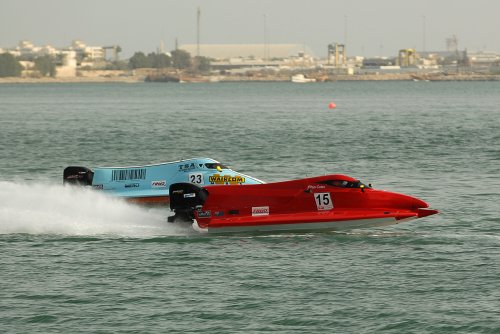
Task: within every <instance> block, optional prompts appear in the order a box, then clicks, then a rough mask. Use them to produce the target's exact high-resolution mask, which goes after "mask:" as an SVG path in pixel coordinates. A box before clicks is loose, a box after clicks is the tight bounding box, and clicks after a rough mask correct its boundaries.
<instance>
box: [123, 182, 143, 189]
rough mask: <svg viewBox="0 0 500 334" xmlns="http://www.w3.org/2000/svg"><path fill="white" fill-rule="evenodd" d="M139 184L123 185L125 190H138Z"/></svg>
mask: <svg viewBox="0 0 500 334" xmlns="http://www.w3.org/2000/svg"><path fill="white" fill-rule="evenodd" d="M139 186H140V184H139V183H129V184H126V185H125V188H139Z"/></svg>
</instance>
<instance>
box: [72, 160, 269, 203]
mask: <svg viewBox="0 0 500 334" xmlns="http://www.w3.org/2000/svg"><path fill="white" fill-rule="evenodd" d="M63 180H64V183H70V184H77V185H82V186H90V187H92V188H93V189H94V190H96V191H100V192H102V193H104V194H107V195H110V196H113V197H119V198H123V199H125V200H126V201H128V202H132V203H138V204H142V205H149V206H168V204H169V202H170V194H169V187H170V185H171V184H173V183H178V182H187V183H190V184H194V185H197V186H208V185H242V184H258V183H263V181H261V180H259V179H257V178H254V177H251V176H248V175H246V174H242V173H239V172H236V171H234V170H232V169H230V168H228V167H227V166H224V165H223V164H221V163H220V162H218V161H216V160H213V159H209V158H194V159H186V160H180V161H173V162H165V163H159V164H152V165H143V166H129V167H97V168H94V169H93V170H91V169H89V168H86V167H74V166H70V167H67V168H66V169H65V170H64V175H63Z"/></svg>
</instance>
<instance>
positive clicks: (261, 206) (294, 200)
mask: <svg viewBox="0 0 500 334" xmlns="http://www.w3.org/2000/svg"><path fill="white" fill-rule="evenodd" d="M204 189H205V190H204V191H206V193H207V195H206V198H205V199H204V200H203V204H202V206H201V208H200V207H199V206H198V208H197V209H196V210H194V211H193V213H194V218H195V223H194V227H195V229H199V230H202V231H208V232H215V233H218V232H220V233H225V232H232V231H235V232H238V231H272V230H324V229H328V230H337V229H343V228H357V227H370V226H384V225H391V224H397V223H399V222H402V221H407V220H410V219H416V218H421V217H425V216H428V215H432V214H436V213H437V212H438V211H437V210H432V209H428V207H429V205H428V204H427V203H425V202H424V201H422V200H420V199H418V198H415V197H411V196H408V195H403V194H398V193H393V192H388V191H383V190H375V189H372V188H370V187H366V186H364V185H363V184H362V183H361V182H359V181H358V180H356V179H353V178H351V177H349V176H345V175H325V176H318V177H313V178H307V179H300V180H293V181H286V182H276V183H267V184H256V185H238V186H225V187H212V186H207V187H204ZM186 195H187V194H186ZM186 195H185V197H186Z"/></svg>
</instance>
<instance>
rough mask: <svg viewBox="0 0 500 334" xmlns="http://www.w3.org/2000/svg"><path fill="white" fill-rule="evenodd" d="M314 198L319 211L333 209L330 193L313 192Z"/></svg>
mask: <svg viewBox="0 0 500 334" xmlns="http://www.w3.org/2000/svg"><path fill="white" fill-rule="evenodd" d="M314 200H315V201H316V207H317V208H318V210H319V211H323V210H331V209H333V202H332V198H331V197H330V193H315V194H314Z"/></svg>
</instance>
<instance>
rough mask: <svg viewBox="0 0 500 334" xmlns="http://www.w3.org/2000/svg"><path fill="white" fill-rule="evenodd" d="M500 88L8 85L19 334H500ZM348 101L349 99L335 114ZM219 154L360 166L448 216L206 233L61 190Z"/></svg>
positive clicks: (2, 242)
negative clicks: (108, 174)
mask: <svg viewBox="0 0 500 334" xmlns="http://www.w3.org/2000/svg"><path fill="white" fill-rule="evenodd" d="M499 92H500V83H497V82H487V83H482V82H473V83H433V82H377V83H375V82H352V83H349V82H339V83H328V84H309V85H296V84H286V83H280V84H266V83H259V84H183V85H174V84H150V85H146V84H65V85H58V84H54V85H50V84H49V85H0V144H1V145H0V157H1V158H0V254H1V257H0V332H2V333H115V332H116V333H132V332H133V333H167V332H168V333H263V332H278V333H379V332H383V333H500V190H499V189H500V177H499V176H500V167H499V166H500V107H499V106H500V94H499ZM331 101H334V102H335V103H336V104H337V109H334V110H330V109H328V103H329V102H331ZM196 156H206V157H211V158H214V159H217V160H220V161H223V162H225V163H228V164H229V165H230V166H231V167H233V168H234V169H236V170H238V171H241V172H243V173H247V174H250V175H253V176H256V177H258V178H261V179H263V180H267V181H277V180H285V179H290V178H297V177H302V176H313V175H321V174H324V173H345V174H348V175H352V176H354V177H358V178H360V179H361V180H362V181H364V182H366V183H368V182H370V183H372V184H373V185H374V187H375V188H382V189H388V190H393V191H398V192H404V193H407V194H410V195H414V196H417V197H420V198H422V199H424V200H426V201H427V202H429V203H430V204H431V206H432V207H434V208H437V209H439V210H440V211H441V214H439V215H437V216H432V217H428V218H425V219H421V220H417V221H414V222H410V223H406V224H401V225H398V226H395V227H388V228H381V229H372V230H358V231H353V232H351V233H317V234H278V235H259V236H251V235H250V236H244V235H240V236H223V237H222V236H218V237H217V236H199V235H197V234H195V233H193V232H190V231H187V230H184V229H178V228H175V227H172V226H171V225H168V224H166V222H165V215H164V212H162V211H161V210H152V209H144V208H138V207H134V206H131V205H128V204H124V203H122V202H120V201H118V200H114V199H110V198H107V197H103V196H102V195H101V194H98V193H95V192H92V191H88V190H81V189H70V188H65V187H63V186H62V185H61V183H62V182H61V179H62V170H63V168H64V167H65V166H68V165H71V164H79V165H83V166H89V167H93V166H105V165H132V164H143V163H154V162H162V161H170V160H177V159H181V158H189V157H196Z"/></svg>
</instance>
